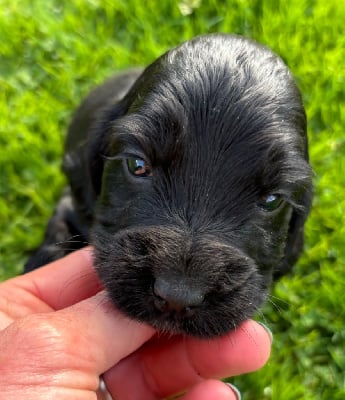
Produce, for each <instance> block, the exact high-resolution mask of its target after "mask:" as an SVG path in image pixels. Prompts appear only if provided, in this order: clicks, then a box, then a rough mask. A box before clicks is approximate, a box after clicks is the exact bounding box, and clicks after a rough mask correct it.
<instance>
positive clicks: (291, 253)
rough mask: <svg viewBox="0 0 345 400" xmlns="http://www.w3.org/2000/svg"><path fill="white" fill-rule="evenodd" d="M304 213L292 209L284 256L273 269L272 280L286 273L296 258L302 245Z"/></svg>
mask: <svg viewBox="0 0 345 400" xmlns="http://www.w3.org/2000/svg"><path fill="white" fill-rule="evenodd" d="M306 217H307V215H306V214H304V213H303V214H300V213H299V212H297V211H294V212H293V214H292V217H291V220H290V225H289V231H288V237H287V241H286V247H285V253H284V257H283V258H282V260H281V261H280V263H279V265H278V266H277V268H276V269H275V270H274V271H273V278H274V280H277V279H279V278H280V277H281V276H283V275H285V274H287V273H288V272H289V271H290V270H291V268H292V267H293V265H294V264H295V263H296V261H297V260H298V258H299V256H300V254H301V252H302V250H303V245H304V223H305V220H306Z"/></svg>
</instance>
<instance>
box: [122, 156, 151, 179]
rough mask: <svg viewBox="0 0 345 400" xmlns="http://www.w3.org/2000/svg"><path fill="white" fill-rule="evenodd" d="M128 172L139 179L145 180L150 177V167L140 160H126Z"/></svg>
mask: <svg viewBox="0 0 345 400" xmlns="http://www.w3.org/2000/svg"><path fill="white" fill-rule="evenodd" d="M127 168H128V171H129V172H130V173H131V174H132V175H134V176H137V177H139V178H146V177H148V176H152V169H151V166H150V165H149V164H148V163H147V162H146V161H144V160H142V159H141V158H128V159H127Z"/></svg>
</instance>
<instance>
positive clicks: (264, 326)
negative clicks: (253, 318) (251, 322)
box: [257, 321, 273, 344]
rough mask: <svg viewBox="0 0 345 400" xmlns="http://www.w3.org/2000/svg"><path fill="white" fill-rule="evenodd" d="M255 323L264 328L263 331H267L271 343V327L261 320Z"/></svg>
mask: <svg viewBox="0 0 345 400" xmlns="http://www.w3.org/2000/svg"><path fill="white" fill-rule="evenodd" d="M257 323H258V324H260V325H261V326H262V327H263V328H264V329H265V331H266V332H267V333H268V336H269V337H270V340H271V344H272V343H273V333H272V331H271V329H270V328H269V327H268V326H267V325H265V324H264V323H262V322H259V321H257Z"/></svg>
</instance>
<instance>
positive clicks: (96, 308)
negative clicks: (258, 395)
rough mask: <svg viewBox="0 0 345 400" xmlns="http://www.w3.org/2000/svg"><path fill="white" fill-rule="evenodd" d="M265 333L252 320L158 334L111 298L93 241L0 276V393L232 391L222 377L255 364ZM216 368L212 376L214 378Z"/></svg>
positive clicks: (197, 394) (149, 396)
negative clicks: (216, 331) (208, 333)
mask: <svg viewBox="0 0 345 400" xmlns="http://www.w3.org/2000/svg"><path fill="white" fill-rule="evenodd" d="M269 352H270V337H269V335H268V334H267V332H266V330H265V329H264V328H263V327H262V326H261V325H259V324H257V323H256V322H254V321H247V322H245V323H244V324H242V325H241V327H239V328H238V329H237V330H236V331H234V332H231V333H229V334H228V335H227V336H225V337H222V338H217V339H214V340H212V341H210V340H208V341H205V340H199V339H195V338H189V337H188V338H184V337H181V336H172V337H170V338H167V337H165V336H162V335H156V332H155V331H154V330H153V328H151V327H149V326H147V325H145V324H141V323H139V322H137V321H132V320H129V319H128V318H127V317H125V316H123V315H122V314H121V313H120V312H119V311H118V310H116V309H115V308H114V307H113V306H112V304H110V302H109V301H108V299H107V296H106V294H105V292H104V291H103V290H102V286H101V284H100V283H99V281H98V279H97V276H96V274H95V272H94V270H93V268H92V257H91V250H90V249H84V250H80V251H77V252H75V253H73V254H71V255H69V256H67V257H65V258H64V259H61V260H58V261H56V262H54V263H51V264H49V265H48V266H45V267H42V268H40V269H38V270H36V271H34V272H31V273H29V274H26V275H22V276H19V277H17V278H13V279H11V280H8V281H6V282H4V283H2V284H0V393H1V395H2V396H3V397H2V398H6V399H7V400H12V399H21V398H25V399H26V400H31V399H32V400H34V399H35V400H47V399H51V398H54V399H55V398H58V399H63V400H69V399H73V400H79V399H80V400H88V399H90V400H91V399H96V398H97V394H96V393H97V389H98V387H99V377H100V376H103V379H104V381H105V383H106V385H107V388H108V390H109V392H110V393H111V394H112V396H113V397H114V398H116V399H120V400H131V399H136V400H137V399H140V400H156V399H161V398H164V397H166V396H169V395H171V394H174V393H178V392H181V391H183V390H185V389H187V388H188V389H189V390H188V391H187V393H186V394H185V395H184V396H183V397H182V399H183V400H206V399H207V400H212V399H217V400H222V399H224V400H225V399H228V400H231V399H236V395H235V393H234V392H233V390H232V389H231V388H230V387H229V386H227V385H225V384H224V383H222V382H220V381H218V380H217V379H218V378H221V377H225V376H233V375H238V374H242V373H245V372H250V371H253V370H255V369H258V368H260V367H261V366H262V365H263V364H264V363H265V362H266V360H267V358H268V356H269ZM210 378H212V379H210Z"/></svg>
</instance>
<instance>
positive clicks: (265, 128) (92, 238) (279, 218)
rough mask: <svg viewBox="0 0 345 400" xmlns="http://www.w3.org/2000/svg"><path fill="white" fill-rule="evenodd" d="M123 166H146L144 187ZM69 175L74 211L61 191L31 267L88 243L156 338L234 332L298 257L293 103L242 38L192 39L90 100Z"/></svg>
mask: <svg viewBox="0 0 345 400" xmlns="http://www.w3.org/2000/svg"><path fill="white" fill-rule="evenodd" d="M128 159H130V160H133V159H138V160H139V161H140V160H144V161H145V162H146V166H148V168H150V171H148V173H147V176H140V177H138V176H135V175H133V174H132V173H131V172H130V171H129V169H128V165H127V160H128ZM140 162H141V161H140ZM64 170H65V172H66V174H67V177H68V179H69V182H70V190H71V193H72V198H73V202H70V201H69V199H68V196H69V194H68V193H67V194H66V195H65V196H64V198H63V200H62V203H60V205H59V207H58V209H57V211H56V214H55V216H54V217H53V219H52V221H51V222H50V225H49V226H48V230H47V237H46V240H45V242H44V243H43V244H42V246H41V248H40V249H39V251H38V252H37V253H36V254H35V255H34V256H33V258H32V259H31V260H29V262H28V264H27V266H26V270H30V269H33V268H36V267H37V266H39V265H42V264H44V263H46V262H48V261H50V260H52V259H55V258H59V257H61V256H62V255H63V254H65V253H67V252H68V251H70V250H71V244H70V242H69V241H68V240H69V239H70V238H71V237H72V236H74V235H80V236H79V237H78V240H77V243H76V245H75V247H82V246H83V245H84V244H85V243H87V242H91V243H92V244H93V245H94V247H95V266H96V269H97V272H98V274H99V276H100V278H101V280H102V281H103V283H104V285H105V287H106V289H107V291H108V293H109V296H110V298H111V299H112V300H113V302H114V303H115V304H116V306H117V307H119V308H120V309H121V310H122V311H123V312H124V313H126V314H127V315H129V316H130V317H132V318H135V319H138V320H141V321H145V322H148V323H150V324H151V325H153V326H154V327H156V328H157V329H159V330H161V331H169V332H172V333H178V332H179V333H184V334H190V335H194V336H199V337H212V336H216V335H221V334H224V333H225V332H227V331H229V330H231V329H233V328H235V327H236V326H238V324H239V323H240V322H241V321H243V320H245V319H247V318H249V317H251V316H252V315H253V314H254V313H255V311H256V310H257V309H258V307H259V306H260V305H261V304H262V302H263V301H264V300H265V297H266V292H267V287H268V285H269V284H270V282H271V279H272V275H274V277H278V276H280V275H282V274H284V273H286V272H287V271H288V270H290V268H291V267H292V265H293V264H294V263H295V261H296V260H297V258H298V256H299V254H300V251H301V249H302V245H303V226H304V222H305V219H306V216H307V214H308V212H309V208H310V202H311V171H310V167H309V164H308V149H307V136H306V118H305V112H304V108H303V105H302V101H301V96H300V93H299V91H298V89H297V87H296V85H295V83H294V80H293V78H292V76H291V74H290V72H289V70H288V69H287V67H286V66H285V64H284V63H283V62H282V61H281V59H280V58H278V57H277V56H276V55H274V54H273V53H272V52H271V51H270V50H269V49H267V48H265V47H263V46H261V45H259V44H257V43H255V42H253V41H251V40H248V39H245V38H242V37H239V36H234V35H222V34H216V35H205V36H201V37H197V38H195V39H193V40H191V41H188V42H186V43H184V44H182V45H180V46H178V47H176V48H174V49H172V50H170V51H169V52H167V53H166V54H164V55H163V56H162V57H160V58H159V59H158V60H156V61H155V62H154V63H153V64H151V65H150V66H149V67H148V68H146V69H145V70H144V71H143V72H141V71H138V70H135V71H129V72H127V73H125V74H122V75H119V76H117V77H115V78H112V79H111V80H109V81H107V82H105V83H104V84H103V85H102V86H100V87H99V88H97V89H96V90H94V91H93V92H91V94H90V95H89V96H88V97H87V98H86V100H85V101H84V102H83V103H82V105H81V106H80V107H79V109H78V110H77V112H76V114H75V116H74V119H73V121H72V123H71V125H70V128H69V132H68V137H67V144H66V154H65V158H64ZM149 172H152V176H150V175H151V174H150V173H149ZM270 195H275V197H268V196H270ZM272 199H273V208H271V209H270V204H272V203H270V202H269V201H268V200H272ZM64 241H65V243H67V246H65V247H64V246H61V245H59V244H57V242H64ZM72 247H73V246H72Z"/></svg>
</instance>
